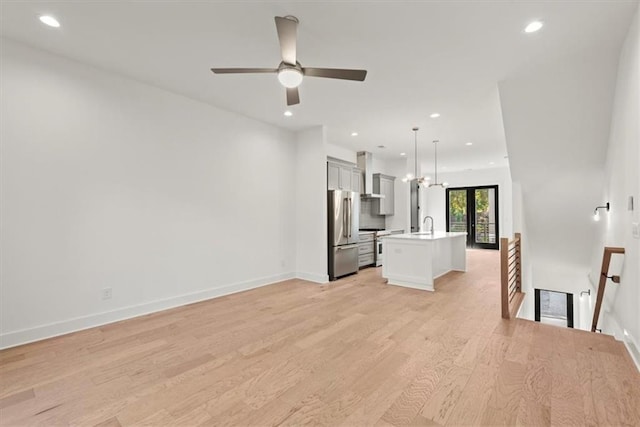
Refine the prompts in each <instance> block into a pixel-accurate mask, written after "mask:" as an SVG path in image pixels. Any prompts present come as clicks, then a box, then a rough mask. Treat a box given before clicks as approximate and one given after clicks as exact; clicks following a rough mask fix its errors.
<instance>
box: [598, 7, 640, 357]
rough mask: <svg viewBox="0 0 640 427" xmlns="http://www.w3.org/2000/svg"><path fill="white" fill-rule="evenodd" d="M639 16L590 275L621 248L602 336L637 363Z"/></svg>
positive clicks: (622, 81) (622, 75)
mask: <svg viewBox="0 0 640 427" xmlns="http://www.w3.org/2000/svg"><path fill="white" fill-rule="evenodd" d="M639 14H640V11H638V12H636V15H635V18H634V21H633V24H632V25H631V28H630V30H629V34H628V36H627V39H626V41H625V44H624V46H623V49H622V52H621V54H620V62H619V65H618V78H617V83H616V91H615V101H614V108H613V114H612V117H611V132H610V136H609V146H608V150H607V157H606V158H607V162H606V167H605V178H604V182H605V190H604V192H603V193H602V198H601V200H602V202H603V203H604V202H606V201H608V202H610V203H611V211H610V212H608V213H603V214H602V215H601V218H602V219H601V221H600V222H597V223H594V227H596V230H597V239H596V244H595V245H594V246H593V257H592V262H591V264H592V265H591V275H592V278H593V279H594V282H595V283H596V284H597V280H598V277H599V272H600V267H601V264H602V252H603V248H604V246H620V247H623V248H625V255H624V256H615V258H619V259H618V260H615V261H616V264H617V265H613V266H612V269H611V274H620V284H614V283H612V282H609V283H608V284H607V287H606V289H607V291H606V293H605V301H604V304H603V310H604V313H602V316H601V322H600V326H601V328H602V330H603V332H605V333H610V334H615V335H616V337H617V338H618V339H624V340H625V341H627V342H629V343H632V344H633V346H634V347H635V349H634V351H635V352H636V353H635V357H636V358H637V357H638V353H637V351H638V349H640V275H639V271H638V270H639V265H640V248H639V247H640V240H638V238H634V237H633V235H632V224H633V223H638V222H640V191H639V190H640V172H639V169H640V108H639V107H640V106H639V104H640V28H639V26H638V25H639V24H638V20H639ZM629 197H633V198H634V202H635V209H634V210H633V211H632V210H629V209H628V199H629ZM621 261H623V262H621ZM592 294H593V292H592ZM624 331H626V332H627V334H626V335H625V334H624ZM637 362H640V359H637Z"/></svg>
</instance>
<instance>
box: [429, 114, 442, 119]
mask: <svg viewBox="0 0 640 427" xmlns="http://www.w3.org/2000/svg"><path fill="white" fill-rule="evenodd" d="M429 117H431V118H432V119H437V118H438V117H440V113H433V114H432V115H430V116H429Z"/></svg>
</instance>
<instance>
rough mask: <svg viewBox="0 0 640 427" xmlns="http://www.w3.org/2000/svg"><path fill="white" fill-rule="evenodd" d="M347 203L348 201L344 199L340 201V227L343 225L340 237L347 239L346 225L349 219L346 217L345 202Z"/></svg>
mask: <svg viewBox="0 0 640 427" xmlns="http://www.w3.org/2000/svg"><path fill="white" fill-rule="evenodd" d="M348 201H349V199H347V198H344V199H342V225H343V227H344V228H343V231H342V236H343V237H346V238H349V232H348V231H347V225H348V223H349V217H348V216H347V202H348Z"/></svg>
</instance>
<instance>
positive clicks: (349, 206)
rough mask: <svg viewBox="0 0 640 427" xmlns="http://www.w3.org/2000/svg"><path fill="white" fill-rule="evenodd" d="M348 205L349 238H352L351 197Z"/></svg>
mask: <svg viewBox="0 0 640 427" xmlns="http://www.w3.org/2000/svg"><path fill="white" fill-rule="evenodd" d="M347 207H348V208H349V211H348V212H349V213H348V215H349V236H347V237H349V238H351V199H347Z"/></svg>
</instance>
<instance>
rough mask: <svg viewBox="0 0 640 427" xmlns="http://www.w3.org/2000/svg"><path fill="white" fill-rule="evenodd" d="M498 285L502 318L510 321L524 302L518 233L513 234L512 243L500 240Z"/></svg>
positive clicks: (520, 246)
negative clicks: (499, 285)
mask: <svg viewBox="0 0 640 427" xmlns="http://www.w3.org/2000/svg"><path fill="white" fill-rule="evenodd" d="M500 283H501V291H500V292H501V299H502V318H503V319H510V318H512V317H514V316H515V315H516V314H517V313H518V309H519V308H520V304H522V301H523V300H524V294H523V293H522V245H521V235H520V233H515V237H514V239H513V240H512V241H509V239H508V238H506V237H503V238H501V239H500Z"/></svg>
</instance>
